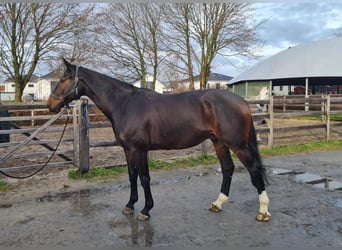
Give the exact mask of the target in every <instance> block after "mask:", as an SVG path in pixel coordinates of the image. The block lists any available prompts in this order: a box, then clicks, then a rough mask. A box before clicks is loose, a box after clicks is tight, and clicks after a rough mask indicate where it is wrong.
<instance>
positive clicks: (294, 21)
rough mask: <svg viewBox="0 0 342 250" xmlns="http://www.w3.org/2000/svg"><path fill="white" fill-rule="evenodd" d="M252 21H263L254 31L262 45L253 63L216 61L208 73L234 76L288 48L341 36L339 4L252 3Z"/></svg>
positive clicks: (243, 59) (236, 59) (341, 10)
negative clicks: (253, 14) (263, 43)
mask: <svg viewBox="0 0 342 250" xmlns="http://www.w3.org/2000/svg"><path fill="white" fill-rule="evenodd" d="M253 7H255V8H256V12H255V16H254V18H255V19H256V20H263V19H266V22H265V23H264V24H263V25H262V26H261V27H260V29H259V30H258V34H259V36H260V38H261V39H263V40H265V42H266V43H265V45H264V47H263V48H262V50H261V52H260V53H259V56H260V57H259V58H258V59H257V60H248V59H246V58H242V57H238V58H234V59H233V60H232V62H233V64H234V65H235V67H233V66H232V65H230V64H229V63H227V61H226V60H225V59H222V58H220V59H217V60H216V61H215V65H214V67H213V69H212V71H214V72H217V73H221V74H225V75H230V76H233V77H235V76H237V75H238V74H240V73H242V72H243V71H245V70H247V69H248V68H249V67H251V66H253V65H254V64H255V63H257V62H258V61H260V60H263V59H266V58H267V57H269V56H272V55H274V54H276V53H278V52H280V51H282V50H284V49H287V48H288V47H290V46H295V45H299V44H305V43H310V42H314V41H319V40H326V39H331V38H334V37H336V34H337V32H338V31H340V33H341V35H342V2H335V3H334V2H329V1H328V2H323V3H322V2H319V3H317V2H315V1H311V3H303V2H298V1H297V2H295V1H290V2H267V3H254V4H253Z"/></svg>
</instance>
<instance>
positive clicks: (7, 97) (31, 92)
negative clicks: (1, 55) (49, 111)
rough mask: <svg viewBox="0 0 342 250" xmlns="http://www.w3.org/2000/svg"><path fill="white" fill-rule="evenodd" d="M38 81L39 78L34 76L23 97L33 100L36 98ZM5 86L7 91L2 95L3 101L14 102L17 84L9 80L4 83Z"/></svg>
mask: <svg viewBox="0 0 342 250" xmlns="http://www.w3.org/2000/svg"><path fill="white" fill-rule="evenodd" d="M37 79H38V77H37V76H36V75H32V77H31V79H30V81H29V82H28V83H27V85H26V87H25V89H24V92H23V96H22V98H24V97H27V98H28V97H30V98H31V99H32V100H33V99H34V98H35V96H36V95H37V94H36V85H37ZM4 85H5V91H4V93H3V95H1V100H2V101H14V99H15V83H14V82H13V80H12V79H7V80H6V81H5V82H4Z"/></svg>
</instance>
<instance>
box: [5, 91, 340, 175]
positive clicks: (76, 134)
mask: <svg viewBox="0 0 342 250" xmlns="http://www.w3.org/2000/svg"><path fill="white" fill-rule="evenodd" d="M249 104H250V105H251V106H255V105H258V104H259V105H260V104H261V105H267V107H268V108H267V111H266V112H256V113H254V114H253V118H254V120H255V122H256V131H257V133H258V134H259V135H261V136H263V137H266V138H267V140H263V141H262V142H261V143H262V144H264V145H265V146H268V147H272V146H273V145H274V138H276V136H275V135H277V134H279V133H284V132H287V131H292V132H293V131H294V132H296V131H299V130H313V129H322V130H323V131H325V132H324V133H325V136H324V139H325V140H329V139H330V137H331V134H330V131H331V128H333V127H338V126H339V127H342V122H331V119H330V118H331V115H332V114H333V115H336V114H342V96H329V95H328V96H315V97H310V98H304V97H302V96H297V97H296V98H284V97H271V98H270V100H262V101H260V100H254V101H249ZM295 106H298V108H297V109H295V108H294V107H295ZM332 107H333V110H332ZM274 109H275V110H274ZM1 111H9V114H10V115H9V116H8V117H7V116H5V117H0V123H1V122H2V123H7V124H8V125H9V126H10V128H8V129H2V130H0V138H1V136H2V135H10V141H8V142H2V143H0V168H1V169H2V170H4V171H16V170H20V171H26V170H32V169H36V168H39V167H40V166H42V164H44V163H45V161H46V160H47V158H48V157H49V156H50V155H51V153H52V151H53V150H54V149H55V147H56V144H57V142H58V139H59V136H60V135H61V132H62V130H63V127H64V123H65V121H66V118H67V117H68V116H69V117H70V118H71V119H70V121H69V123H68V125H67V128H66V134H65V136H64V138H63V139H62V145H61V147H60V148H59V149H58V150H57V152H56V155H55V156H54V157H53V158H52V160H51V162H50V163H49V164H48V166H49V167H58V166H66V165H70V166H77V167H80V169H81V171H82V172H87V171H88V170H89V165H90V157H91V156H90V150H92V149H95V148H103V147H116V146H118V144H117V143H116V142H115V140H113V139H110V138H114V136H113V133H112V131H110V133H111V136H109V135H108V136H107V137H109V140H108V139H107V140H102V141H101V140H100V141H99V140H92V139H91V136H90V134H92V133H93V132H92V131H93V130H96V129H103V128H110V127H111V124H110V123H109V121H108V120H107V119H106V118H105V117H104V115H103V114H102V113H101V112H100V111H99V110H98V109H97V108H96V106H95V105H94V104H89V103H88V99H86V98H81V100H80V101H79V102H76V104H75V105H74V106H73V107H72V109H71V110H69V111H68V113H67V114H64V115H63V116H62V117H61V118H60V119H58V120H57V121H56V122H54V123H53V124H52V125H51V126H49V127H48V128H46V130H45V131H44V132H43V133H41V134H40V135H39V136H35V137H34V138H33V139H32V140H31V141H30V142H29V143H28V145H27V146H25V147H24V148H23V149H21V150H20V151H19V152H15V153H13V155H12V157H11V159H8V160H7V161H6V162H5V163H4V162H2V161H1V159H2V158H3V157H4V156H6V154H8V152H9V151H10V150H11V149H10V148H13V147H16V146H17V145H19V144H20V142H21V141H22V140H24V139H25V138H28V137H29V136H30V135H32V134H33V133H34V131H35V130H36V129H37V128H39V127H40V126H41V125H42V124H44V123H45V122H46V121H49V120H50V119H52V118H53V117H54V115H52V114H50V113H49V112H48V111H47V109H46V105H0V112H1ZM313 115H315V116H318V117H320V118H321V119H320V120H319V121H318V122H315V123H313V124H305V125H290V126H279V125H277V122H278V121H279V120H281V119H287V118H293V117H298V116H301V117H302V116H313ZM261 121H265V122H261Z"/></svg>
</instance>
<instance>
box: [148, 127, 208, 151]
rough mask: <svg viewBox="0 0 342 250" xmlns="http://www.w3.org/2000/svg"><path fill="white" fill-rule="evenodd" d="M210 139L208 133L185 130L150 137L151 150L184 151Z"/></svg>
mask: <svg viewBox="0 0 342 250" xmlns="http://www.w3.org/2000/svg"><path fill="white" fill-rule="evenodd" d="M209 137H210V133H209V132H208V131H202V132H199V131H197V132H195V131H193V132H190V131H187V129H185V130H183V131H178V132H177V133H172V134H164V135H158V136H155V137H151V139H152V140H151V149H184V148H189V147H193V146H196V145H198V144H200V143H201V142H202V141H204V140H205V139H207V138H209Z"/></svg>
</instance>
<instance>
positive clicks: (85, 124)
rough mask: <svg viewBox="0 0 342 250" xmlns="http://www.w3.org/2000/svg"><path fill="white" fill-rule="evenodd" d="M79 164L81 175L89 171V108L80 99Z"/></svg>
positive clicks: (86, 100)
mask: <svg viewBox="0 0 342 250" xmlns="http://www.w3.org/2000/svg"><path fill="white" fill-rule="evenodd" d="M79 164H80V165H79V169H80V171H81V173H82V174H85V173H87V172H88V171H89V106H88V99H86V98H81V99H80V124H79Z"/></svg>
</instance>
